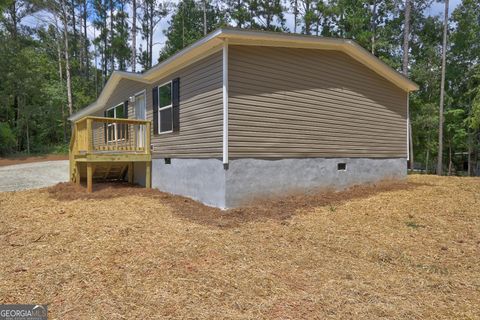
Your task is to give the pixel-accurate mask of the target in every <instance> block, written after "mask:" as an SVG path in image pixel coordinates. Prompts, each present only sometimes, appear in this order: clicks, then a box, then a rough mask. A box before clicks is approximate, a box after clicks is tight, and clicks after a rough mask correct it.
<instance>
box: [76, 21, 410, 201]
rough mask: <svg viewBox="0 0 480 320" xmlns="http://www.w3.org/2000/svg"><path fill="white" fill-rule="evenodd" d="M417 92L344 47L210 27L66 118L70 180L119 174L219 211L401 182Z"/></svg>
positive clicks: (348, 44) (114, 81) (337, 42)
mask: <svg viewBox="0 0 480 320" xmlns="http://www.w3.org/2000/svg"><path fill="white" fill-rule="evenodd" d="M417 89H418V87H417V85H416V84H415V83H413V82H411V81H410V80H408V79H407V78H406V77H404V76H403V75H402V74H400V73H398V72H397V71H395V70H393V69H392V68H390V67H389V66H387V65H386V64H384V63H383V62H382V61H380V60H379V59H377V58H376V57H375V56H373V55H372V54H370V53H369V52H367V51H366V50H364V49H362V48H361V47H360V46H359V45H357V44H356V43H355V42H353V41H351V40H346V39H330V38H323V37H314V36H303V35H296V34H295V35H294V34H282V33H271V32H261V31H251V30H239V29H231V28H223V29H219V30H217V31H215V32H213V33H211V34H209V35H208V36H206V37H205V38H203V39H201V40H199V41H197V42H195V43H194V44H192V45H191V46H189V47H187V48H185V49H184V50H182V51H180V52H179V53H177V54H176V55H174V56H172V57H171V58H169V59H168V60H166V61H164V62H162V63H160V64H158V65H156V66H155V67H153V68H152V69H150V70H148V71H146V72H144V73H142V74H136V73H127V72H114V73H113V74H112V76H111V77H110V79H109V81H108V82H107V84H106V86H105V88H104V89H103V91H102V93H101V94H100V96H99V97H98V100H97V101H96V102H94V103H93V104H92V105H90V106H88V107H86V108H84V109H82V110H80V111H79V112H78V113H76V114H74V115H72V116H71V117H70V120H71V121H72V122H74V123H76V124H77V123H79V122H84V123H85V124H83V125H78V128H80V129H79V132H83V133H79V134H78V135H80V136H81V137H83V138H81V139H83V140H81V139H79V138H78V136H77V137H75V138H74V139H72V141H73V142H72V145H73V144H75V143H77V142H78V143H79V144H81V143H83V145H84V149H85V150H86V151H85V150H83V151H82V150H81V149H82V147H81V146H80V145H78V146H77V147H76V148H77V149H76V152H73V153H75V155H74V156H73V157H72V159H73V160H72V167H73V168H72V172H73V173H72V180H74V181H77V182H79V180H80V178H83V177H87V180H88V182H89V185H90V186H91V180H92V177H93V179H95V177H108V176H109V175H110V172H111V170H113V172H114V175H115V174H116V175H118V174H120V175H127V172H128V177H129V180H130V181H135V182H137V183H140V184H143V185H146V186H147V187H150V183H151V186H152V187H154V188H158V189H160V190H162V191H166V192H170V193H173V194H179V195H184V196H187V197H191V198H193V199H196V200H199V201H201V202H203V203H205V204H208V205H211V206H217V207H222V208H228V207H236V206H241V205H245V204H248V203H249V202H250V201H252V200H255V199H259V198H265V197H272V196H278V195H286V194H292V193H302V192H309V191H312V190H317V189H324V188H328V189H331V188H335V189H341V188H345V187H347V186H350V185H353V184H360V183H370V182H375V181H379V180H383V179H401V178H404V177H405V176H406V172H407V159H408V130H407V127H408V93H409V92H410V91H414V90H417ZM127 117H128V119H125V118H127ZM87 120H88V121H87ZM88 123H90V124H88ZM150 124H151V125H150ZM82 130H83V131H82ZM85 132H87V133H85ZM85 134H87V136H85ZM80 141H83V142H80ZM86 145H88V146H86ZM87 149H88V150H87ZM82 157H83V158H82ZM75 159H77V160H78V162H76V161H75ZM116 163H118V164H120V165H118V168H116V169H115V168H114V166H115V164H116ZM75 168H76V169H75ZM97 170H100V171H99V173H98V175H96V173H97ZM75 172H77V173H75ZM76 177H78V179H76ZM150 179H151V181H150Z"/></svg>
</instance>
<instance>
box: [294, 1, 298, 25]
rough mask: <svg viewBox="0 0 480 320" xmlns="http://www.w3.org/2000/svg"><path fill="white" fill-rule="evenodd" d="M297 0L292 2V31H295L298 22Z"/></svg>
mask: <svg viewBox="0 0 480 320" xmlns="http://www.w3.org/2000/svg"><path fill="white" fill-rule="evenodd" d="M297 19H298V0H295V2H294V3H293V33H297V24H298V20H297Z"/></svg>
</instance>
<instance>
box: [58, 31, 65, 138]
mask: <svg viewBox="0 0 480 320" xmlns="http://www.w3.org/2000/svg"><path fill="white" fill-rule="evenodd" d="M55 23H56V21H55ZM57 30H58V26H57ZM60 37H61V35H60V34H58V38H59V39H60ZM57 58H58V79H59V81H60V87H61V88H64V86H63V68H62V50H61V49H60V41H57ZM60 105H61V110H62V126H63V142H64V143H67V124H66V121H65V104H64V103H63V102H61V103H60Z"/></svg>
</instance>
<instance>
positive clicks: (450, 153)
mask: <svg viewBox="0 0 480 320" xmlns="http://www.w3.org/2000/svg"><path fill="white" fill-rule="evenodd" d="M452 165H453V163H452V144H451V143H450V144H449V145H448V175H449V176H451V175H452Z"/></svg>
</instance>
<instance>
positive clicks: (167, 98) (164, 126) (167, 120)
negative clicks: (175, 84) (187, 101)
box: [158, 82, 173, 133]
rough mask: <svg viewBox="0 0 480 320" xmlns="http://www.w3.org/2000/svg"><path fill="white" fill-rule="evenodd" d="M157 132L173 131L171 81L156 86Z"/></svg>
mask: <svg viewBox="0 0 480 320" xmlns="http://www.w3.org/2000/svg"><path fill="white" fill-rule="evenodd" d="M158 132H159V133H167V132H173V110H172V82H169V83H167V84H164V85H163V86H160V87H158Z"/></svg>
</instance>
